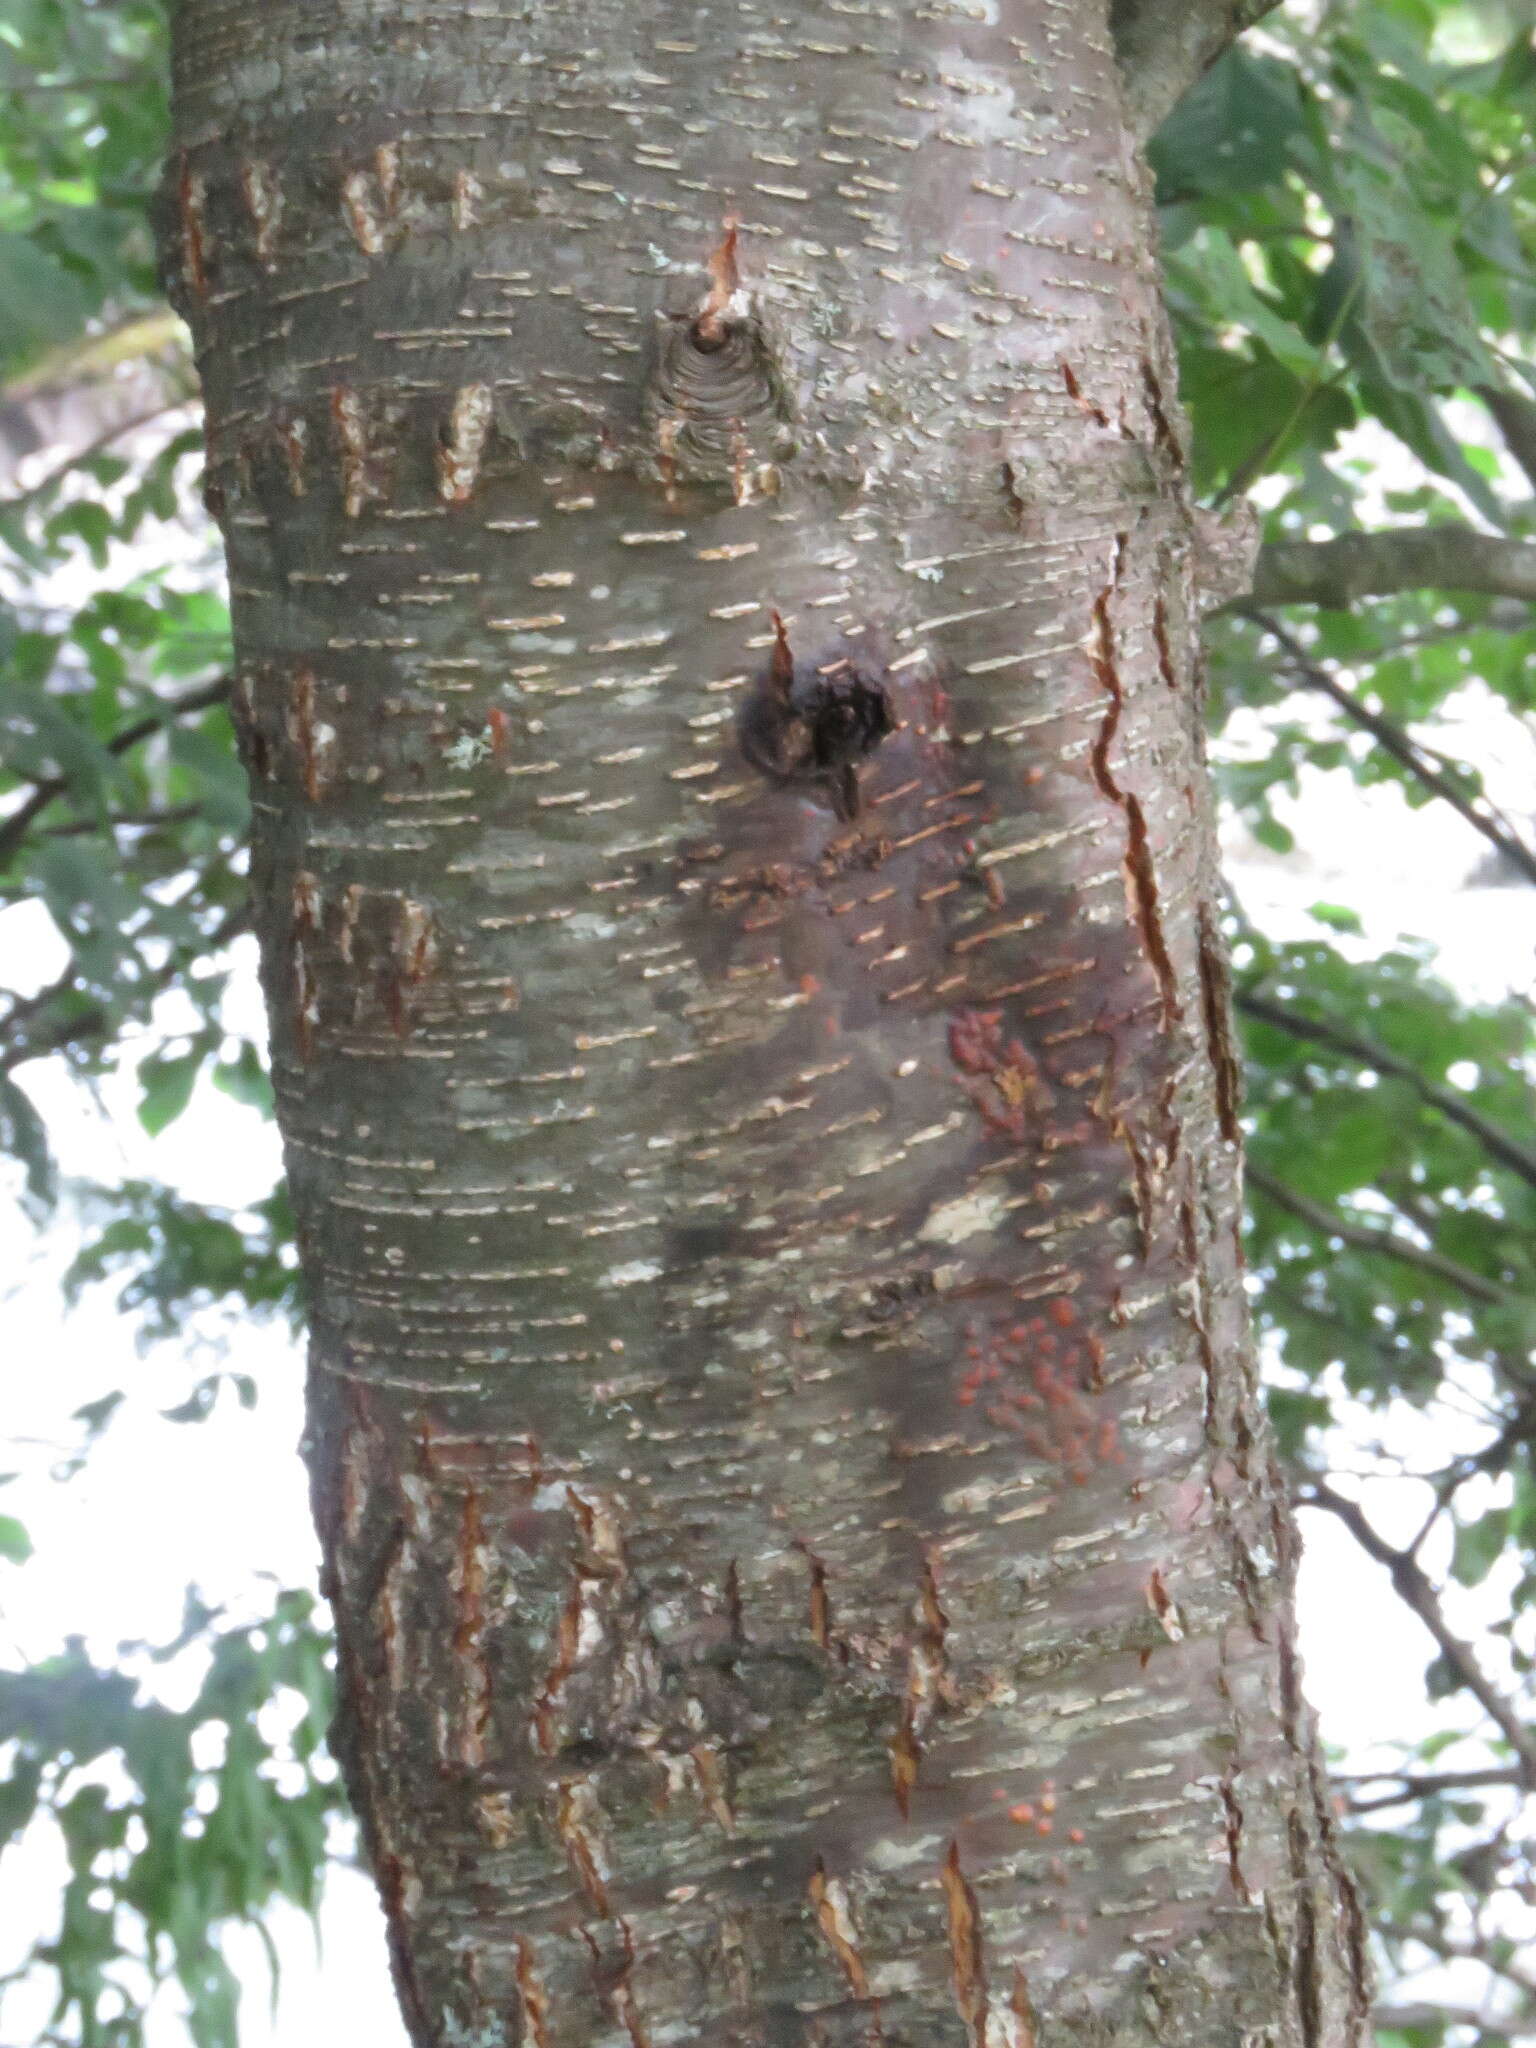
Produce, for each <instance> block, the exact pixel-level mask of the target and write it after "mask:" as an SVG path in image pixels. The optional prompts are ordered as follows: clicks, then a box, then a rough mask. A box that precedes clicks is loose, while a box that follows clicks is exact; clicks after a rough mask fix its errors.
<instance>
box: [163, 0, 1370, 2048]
mask: <svg viewBox="0 0 1536 2048" xmlns="http://www.w3.org/2000/svg"><path fill="white" fill-rule="evenodd" d="M175 95H176V123H177V136H178V151H177V154H176V156H175V158H174V159H173V162H172V164H171V166H170V168H169V172H168V177H167V191H166V215H167V222H166V250H167V257H166V261H167V265H168V268H169V269H170V270H171V271H172V273H173V282H174V284H175V287H176V290H177V292H178V295H179V298H180V301H181V303H182V304H183V305H184V307H185V308H186V310H187V312H188V315H189V317H190V319H191V321H192V323H193V327H194V330H195V333H196V338H197V343H198V352H199V360H200V364H201V369H202V376H203V381H204V388H205V391H206V395H207V402H208V421H209V486H208V489H209V498H210V502H211V504H212V505H213V507H214V509H215V510H216V511H217V513H218V515H219V517H220V519H221V521H222V523H223V526H224V531H225V535H226V539H227V543H228V551H229V564H230V580H231V587H232V591H233V602H234V612H235V622H236V636H237V647H238V654H239V664H240V666H239V682H238V690H237V700H238V711H239V720H240V725H241V731H242V744H243V747H244V752H245V757H246V760H247V763H248V766H249V769H250V772H251V776H252V781H253V791H254V797H255V813H256V830H255V845H254V850H253V893H254V898H255V903H256V909H257V917H258V922H259V926H260V932H261V939H262V949H263V961H264V977H265V985H266V991H267V996H268V1001H269V1005H270V1011H271V1022H272V1038H273V1061H274V1074H275V1081H276V1087H277V1094H278V1102H279V1115H280V1118H281V1122H282V1127H283V1132H284V1136H285V1140H286V1144H287V1148H288V1161H289V1171H290V1178H291V1184H292V1190H293V1197H294V1204H295V1209H296V1213H297V1216H298V1219H299V1227H300V1231H301V1241H302V1250H303V1255H304V1262H305V1270H306V1274H307V1276H308V1284H309V1289H310V1295H311V1303H312V1349H311V1398H310V1418H311V1419H310V1432H309V1444H308V1451H309V1456H310V1459H311V1464H312V1469H313V1473H314V1485H315V1502H316V1511H317V1517H318V1520H319V1524H320V1529H321V1534H322V1538H323V1542H324V1548H325V1556H326V1570H327V1575H328V1590H329V1593H330V1596H331V1598H332V1600H333V1602H334V1605H335V1610H336V1619H337V1626H338V1630H339V1637H340V1679H341V1693H342V1707H341V1714H340V1718H339V1732H340V1744H341V1748H342V1751H343V1754H344V1758H345V1762H346V1767H347V1771H348V1777H349V1782H350V1785H351V1788H352V1792H353V1796H354V1799H355V1801H356V1803H357V1806H358V1808H359V1811H360V1812H361V1814H362V1816H363V1821H364V1825H365V1829H366V1834H367V1839H368V1844H369V1849H370V1854H371V1857H372V1860H373V1864H374V1868H375V1870H376V1872H377V1875H378V1880H379V1885H380V1889H381V1892H382V1895H383V1898H384V1902H385V1906H386V1911H387V1914H388V1917H389V1922H390V1928H391V1937H392V1944H393V1953H394V1964H395V1971H396V1977H397V1983H398V1988H399V1994H400V1999H401V2004H402V2008H403V2010H404V2012H405V2015H406V2019H407V2023H408V2025H409V2027H410V2029H411V2032H412V2035H413V2038H414V2039H415V2041H416V2042H417V2043H418V2044H420V2048H427V2044H442V2048H450V2044H452V2048H468V2044H475V2048H503V2044H510V2043H523V2044H530V2048H609V2044H615V2048H624V2044H628V2048H647V2044H649V2048H662V2044H665V2043H672V2042H693V2043H699V2044H719V2048H725V2044H732V2048H736V2044H752V2048H813V2044H816V2048H844V2044H853V2043H858V2044H866V2043H871V2042H883V2043H885V2044H887V2048H903V2044H917V2043H923V2044H934V2048H939V2044H951V2043H953V2044H955V2048H960V2044H968V2048H1029V2044H1032V2043H1034V2042H1035V2041H1037V2040H1040V2041H1043V2042H1048V2043H1051V2044H1056V2043H1062V2044H1066V2043H1074V2044H1075V2043H1083V2044H1088V2043H1093V2044H1108V2043H1114V2044H1125V2048H1132V2044H1135V2048H1142V2044H1153V2043H1161V2044H1168V2043H1173V2042H1178V2043H1179V2044H1180V2048H1205V2044H1211V2048H1214V2044H1217V2043H1221V2044H1223V2048H1229V2044H1233V2043H1236V2042H1239V2041H1241V2042H1252V2043H1258V2042H1264V2043H1266V2044H1271V2048H1324V2044H1329V2048H1332V2044H1336V2043H1344V2042H1347V2041H1353V2040H1354V2039H1356V2038H1357V2037H1358V2036H1359V2035H1360V2033H1361V2031H1362V2029H1363V2027H1364V2025H1365V1992H1364V1966H1363V1962H1362V1957H1361V1935H1360V1931H1359V1919H1358V1914H1357V1912H1356V1909H1355V1907H1354V1903H1353V1898H1352V1894H1351V1892H1350V1889H1349V1885H1348V1882H1347V1879H1346V1877H1345V1875H1344V1873H1343V1870H1342V1868H1341V1866H1340V1863H1339V1860H1338V1857H1337V1854H1336V1851H1335V1849H1334V1846H1333V1842H1332V1834H1331V1828H1330V1821H1329V1810H1328V1805H1327V1800H1326V1796H1325V1791H1324V1787H1323V1783H1322V1779H1321V1775H1320V1767H1319V1761H1318V1755H1317V1750H1316V1745H1315V1742H1314V1738H1313V1734H1312V1731H1311V1727H1310V1723H1309V1720H1308V1716H1307V1713H1306V1710H1305V1708H1304V1706H1303V1703H1302V1700H1301V1697H1300V1693H1299V1689H1298V1680H1297V1668H1296V1656H1295V1650H1294V1644H1293V1635H1292V1621H1291V1611H1290V1595H1291V1576H1292V1565H1293V1558H1294V1540H1293V1535H1292V1530H1291V1524H1290V1520H1289V1517H1288V1513H1287V1510H1286V1507H1285V1504H1284V1501H1283V1499H1282V1497H1281V1493H1280V1489H1279V1487H1278V1484H1277V1483H1276V1480H1275V1477H1274V1474H1273V1471H1272V1466H1271V1461H1270V1457H1269V1452H1268V1448H1267V1442H1266V1437H1265V1431H1264V1425H1263V1420H1262V1416H1261V1412H1260V1405H1259V1396H1258V1391H1257V1386H1256V1381H1255V1372H1254V1359H1253V1352H1252V1347H1251V1342H1250V1339H1249V1335H1248V1332H1247V1328H1246V1324H1245V1319H1244V1301H1243V1285H1242V1268H1241V1255H1240V1250H1239V1243H1238V1230H1239V1221H1240V1195H1239V1179H1238V1174H1239V1166H1238V1124H1237V1106H1236V1081H1235V1066H1234V1056H1233V1051H1232V1045H1231V1041H1230V1038H1229V1033H1228V1022H1227V997H1226V990H1225V984H1224V976H1223V967H1222V961H1221V946H1220V940H1219V937H1218V933H1217V920H1216V908H1215V902H1216V899H1215V885H1216V876H1215V866H1214V860H1215V855H1214V848H1213V841H1212V832H1211V817H1210V807H1209V801H1208V797H1207V793H1206V787H1205V778H1204V773H1203V767H1202V758H1201V736H1200V687H1199V668H1198V654H1197V647H1196V639H1195V612H1196V597H1197V593H1196V592H1195V590H1194V588H1193V580H1192V577H1193V572H1192V569H1191V566H1190V565H1191V562H1192V560H1193V559H1194V554H1195V550H1194V546H1193V539H1192V523H1191V513H1190V508H1189V499H1188V491H1187V486H1186V482H1185V474H1184V457H1183V445H1182V443H1183V433H1184V429H1183V426H1182V422H1181V419H1180V416H1179V413H1178V408H1177V402H1176V398H1175V394H1174V388H1173V370H1172V365H1171V361H1170V352H1169V344H1168V337H1167V333H1166V328H1165V325H1164V320H1163V315H1162V312H1161V308H1160V303H1159V297H1158V279H1157V272H1156V266H1155V261H1154V255H1153V231H1152V225H1151V217H1150V212H1149V202H1148V193H1147V188H1146V180H1145V178H1144V175H1143V172H1142V170H1141V168H1140V164H1139V161H1138V159H1137V157H1136V156H1135V154H1134V148H1133V144H1132V141H1131V137H1130V133H1129V131H1128V128H1127V125H1126V122H1125V119H1124V116H1123V109H1122V101H1121V96H1120V91H1119V86H1118V82H1117V78H1116V74H1115V70H1114V63H1113V54H1112V50H1111V46H1110V41H1109V36H1108V31H1107V26H1106V20H1105V13H1104V9H1103V7H1102V6H1101V5H1098V4H1093V5H1085V4H1076V0H1073V4H1067V0H964V4H959V0H931V4H927V5H916V4H911V0H901V4H895V0H786V4H785V5H783V6H782V7H780V8H779V9H777V10H775V9H773V8H771V7H767V6H759V5H755V4H750V0H744V4H742V5H740V6H738V7H735V8H732V9H730V10H708V9H705V8H703V7H699V6H696V5H688V4H684V0H653V4H652V5H650V6H647V7H644V8H641V7H636V6H627V7H625V6H618V5H615V4H613V0H573V4H569V5H564V6H560V7H554V6H550V5H537V4H518V0H506V4H500V5H498V4H493V0H474V4H470V0H393V4H391V5H389V6H387V7H386V6H382V5H380V4H378V0H302V4H299V0H269V4H267V5H265V6H263V7H261V8H251V7H249V6H247V5H240V4H234V0H183V4H182V6H181V8H180V11H179V14H178V17H177V29H176V84H175Z"/></svg>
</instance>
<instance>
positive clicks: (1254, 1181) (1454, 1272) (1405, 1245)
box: [1248, 1165, 1509, 1302]
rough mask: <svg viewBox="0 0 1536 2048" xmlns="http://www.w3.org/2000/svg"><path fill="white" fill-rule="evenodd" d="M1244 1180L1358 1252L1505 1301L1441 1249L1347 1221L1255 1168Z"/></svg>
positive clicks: (1476, 1298) (1499, 1289)
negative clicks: (1440, 1250)
mask: <svg viewBox="0 0 1536 2048" xmlns="http://www.w3.org/2000/svg"><path fill="white" fill-rule="evenodd" d="M1248 1181H1249V1184H1250V1185H1251V1186H1253V1187H1256V1188H1257V1189H1259V1191H1260V1192H1261V1193H1262V1194H1265V1195H1268V1197H1269V1199H1270V1200H1271V1201H1272V1202H1274V1203H1276V1204H1277V1205H1278V1206H1279V1207H1280V1208H1282V1209H1286V1210H1289V1212H1290V1213H1291V1215H1293V1216H1296V1217H1299V1218H1300V1219H1301V1221H1302V1222H1303V1223H1310V1224H1311V1226H1312V1228H1313V1229H1314V1230H1320V1231H1322V1232H1324V1233H1325V1234H1326V1235H1327V1236H1329V1237H1336V1238H1339V1239H1340V1240H1341V1241H1342V1242H1343V1243H1345V1244H1352V1245H1354V1246H1355V1247H1356V1248H1357V1249H1358V1250H1360V1251H1371V1252H1379V1253H1380V1254H1381V1256H1382V1257H1383V1258H1387V1259H1396V1260H1398V1261H1399V1262H1400V1263H1401V1264H1403V1265H1405V1266H1417V1267H1418V1268H1419V1270H1420V1272H1423V1273H1433V1274H1434V1276H1435V1277H1436V1279H1438V1280H1445V1281H1448V1282H1449V1283H1450V1285H1451V1286H1452V1287H1459V1288H1460V1289H1461V1291H1462V1293H1463V1294H1470V1295H1471V1296H1472V1298H1473V1300H1474V1301H1487V1302H1506V1301H1508V1300H1509V1294H1508V1292H1507V1291H1506V1289H1504V1288H1502V1287H1500V1286H1499V1285H1498V1284H1497V1283H1496V1282H1495V1281H1492V1280H1486V1279H1484V1277H1483V1275H1482V1274H1481V1273H1474V1272H1473V1271H1472V1269H1471V1267H1470V1266H1463V1265H1461V1264H1459V1263H1458V1261H1457V1260H1455V1259H1448V1258H1447V1257H1446V1256H1445V1254H1444V1253H1443V1252H1437V1251H1434V1250H1433V1249H1431V1248H1430V1247H1428V1246H1425V1245H1417V1244H1415V1243H1414V1242H1413V1240H1412V1239H1411V1238H1407V1237H1399V1236H1398V1234H1397V1232H1396V1231H1394V1230H1380V1229H1378V1228H1377V1227H1376V1226H1375V1225H1374V1224H1370V1223H1351V1222H1350V1221H1349V1219H1348V1218H1347V1217H1344V1216H1341V1215H1340V1214H1339V1212H1338V1211H1337V1209H1330V1208H1328V1207H1326V1206H1325V1205H1324V1204H1323V1203H1322V1202H1314V1201H1312V1200H1310V1199H1309V1197H1308V1196H1306V1195H1303V1194H1298V1193H1297V1191H1296V1189H1295V1188H1288V1187H1287V1186H1286V1185H1285V1183H1284V1182H1283V1181H1278V1180H1273V1179H1271V1178H1270V1176H1269V1175H1268V1174H1267V1173H1265V1172H1263V1171H1262V1170H1261V1169H1260V1168H1259V1167H1256V1166H1253V1165H1250V1166H1249V1167H1248Z"/></svg>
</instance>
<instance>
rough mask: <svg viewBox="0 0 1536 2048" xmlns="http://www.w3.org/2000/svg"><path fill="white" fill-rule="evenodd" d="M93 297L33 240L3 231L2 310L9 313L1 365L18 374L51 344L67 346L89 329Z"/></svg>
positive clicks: (0, 258) (0, 350)
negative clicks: (18, 370)
mask: <svg viewBox="0 0 1536 2048" xmlns="http://www.w3.org/2000/svg"><path fill="white" fill-rule="evenodd" d="M90 303H91V301H90V294H89V293H88V292H87V291H86V290H85V288H84V287H83V286H82V284H81V282H80V280H79V278H78V277H77V276H75V275H73V274H71V272H70V271H69V270H68V269H66V268H65V266H64V265H63V264H62V263H61V262H59V260H58V259H57V257H55V256H51V255H49V254H48V252H47V251H46V250H44V249H42V248H41V247H39V245H38V243H37V242H36V241H35V240H34V239H33V238H32V237H31V236H29V235H25V234H19V233H17V232H15V231H14V230H12V229H0V305H3V306H4V307H5V327H4V330H3V334H4V340H3V342H0V362H3V363H4V364H5V366H6V367H7V369H9V370H13V371H14V370H16V369H18V368H19V367H20V366H21V364H22V363H23V362H25V361H26V360H27V359H28V358H29V357H31V356H34V355H36V354H37V353H38V352H39V351H40V350H41V349H43V348H45V347H47V346H48V345H49V344H50V343H55V342H61V341H67V340H69V339H70V337H71V336H72V335H75V334H77V333H78V332H79V331H80V329H81V328H82V327H83V326H84V324H85V317H86V313H87V311H88V310H89V307H90Z"/></svg>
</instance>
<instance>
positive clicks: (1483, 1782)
mask: <svg viewBox="0 0 1536 2048" xmlns="http://www.w3.org/2000/svg"><path fill="white" fill-rule="evenodd" d="M1387 1780H1390V1781H1391V1782H1393V1783H1394V1784H1396V1786H1397V1788H1398V1789H1397V1790H1396V1791H1395V1792H1380V1793H1376V1794H1374V1795H1373V1796H1372V1797H1371V1798H1369V1799H1362V1798H1360V1797H1359V1795H1358V1794H1356V1793H1354V1792H1351V1791H1348V1790H1346V1791H1345V1792H1344V1798H1345V1800H1346V1802H1347V1804H1348V1806H1349V1810H1350V1812H1351V1813H1379V1812H1380V1811H1381V1810H1382V1808H1383V1807H1386V1806H1403V1805H1406V1804H1407V1803H1408V1801H1409V1800H1413V1799H1430V1798H1433V1797H1434V1795H1435V1794H1436V1793H1437V1792H1475V1791H1479V1790H1481V1789H1482V1788H1484V1787H1487V1786H1494V1785H1512V1786H1517V1787H1523V1786H1524V1784H1525V1779H1524V1777H1523V1776H1522V1774H1521V1773H1520V1771H1518V1770H1516V1769H1515V1768H1514V1767H1513V1766H1511V1765H1508V1764H1503V1765H1498V1764H1495V1765H1491V1766H1490V1767H1489V1768H1488V1769H1487V1770H1484V1771H1373V1772H1370V1773H1368V1774H1367V1775H1366V1776H1365V1777H1363V1778H1335V1779H1334V1781H1333V1782H1334V1783H1335V1785H1338V1786H1340V1787H1348V1786H1350V1785H1371V1784H1381V1783H1383V1782H1384V1781H1387Z"/></svg>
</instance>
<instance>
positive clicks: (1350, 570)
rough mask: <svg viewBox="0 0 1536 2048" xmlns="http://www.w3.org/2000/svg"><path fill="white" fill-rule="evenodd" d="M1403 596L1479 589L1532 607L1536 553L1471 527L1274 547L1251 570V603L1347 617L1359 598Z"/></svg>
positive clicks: (1433, 528) (1421, 529) (1354, 536)
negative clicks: (1307, 608)
mask: <svg viewBox="0 0 1536 2048" xmlns="http://www.w3.org/2000/svg"><path fill="white" fill-rule="evenodd" d="M1399 590H1479V591H1483V592H1485V593H1486V594H1487V595H1489V596H1490V597H1513V598H1518V599H1520V600H1521V601H1522V602H1523V603H1527V604H1528V603H1530V602H1531V600H1532V599H1536V546H1533V545H1532V544H1531V543H1530V542H1529V541H1521V540H1503V539H1501V538H1500V537H1499V536H1498V535H1496V534H1488V533H1479V532H1478V531H1477V529H1476V528H1475V527H1472V526H1416V527H1395V528H1390V529H1389V530H1388V531H1386V532H1385V533H1341V534H1339V535H1338V536H1337V537H1336V538H1335V539H1333V540H1294V541H1292V540H1285V541H1270V542H1269V543H1268V544H1267V545H1266V546H1264V547H1262V548H1260V550H1259V558H1258V561H1257V562H1256V564H1255V565H1254V572H1253V595H1252V601H1253V602H1254V603H1255V604H1315V605H1321V606H1322V607H1323V609H1324V610H1325V611H1334V612H1347V611H1349V610H1350V609H1351V608H1352V607H1353V606H1354V605H1355V604H1357V603H1358V602H1359V601H1360V600H1361V599H1362V598H1366V597H1390V596H1391V595H1392V594H1393V593H1394V592H1395V591H1399Z"/></svg>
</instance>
